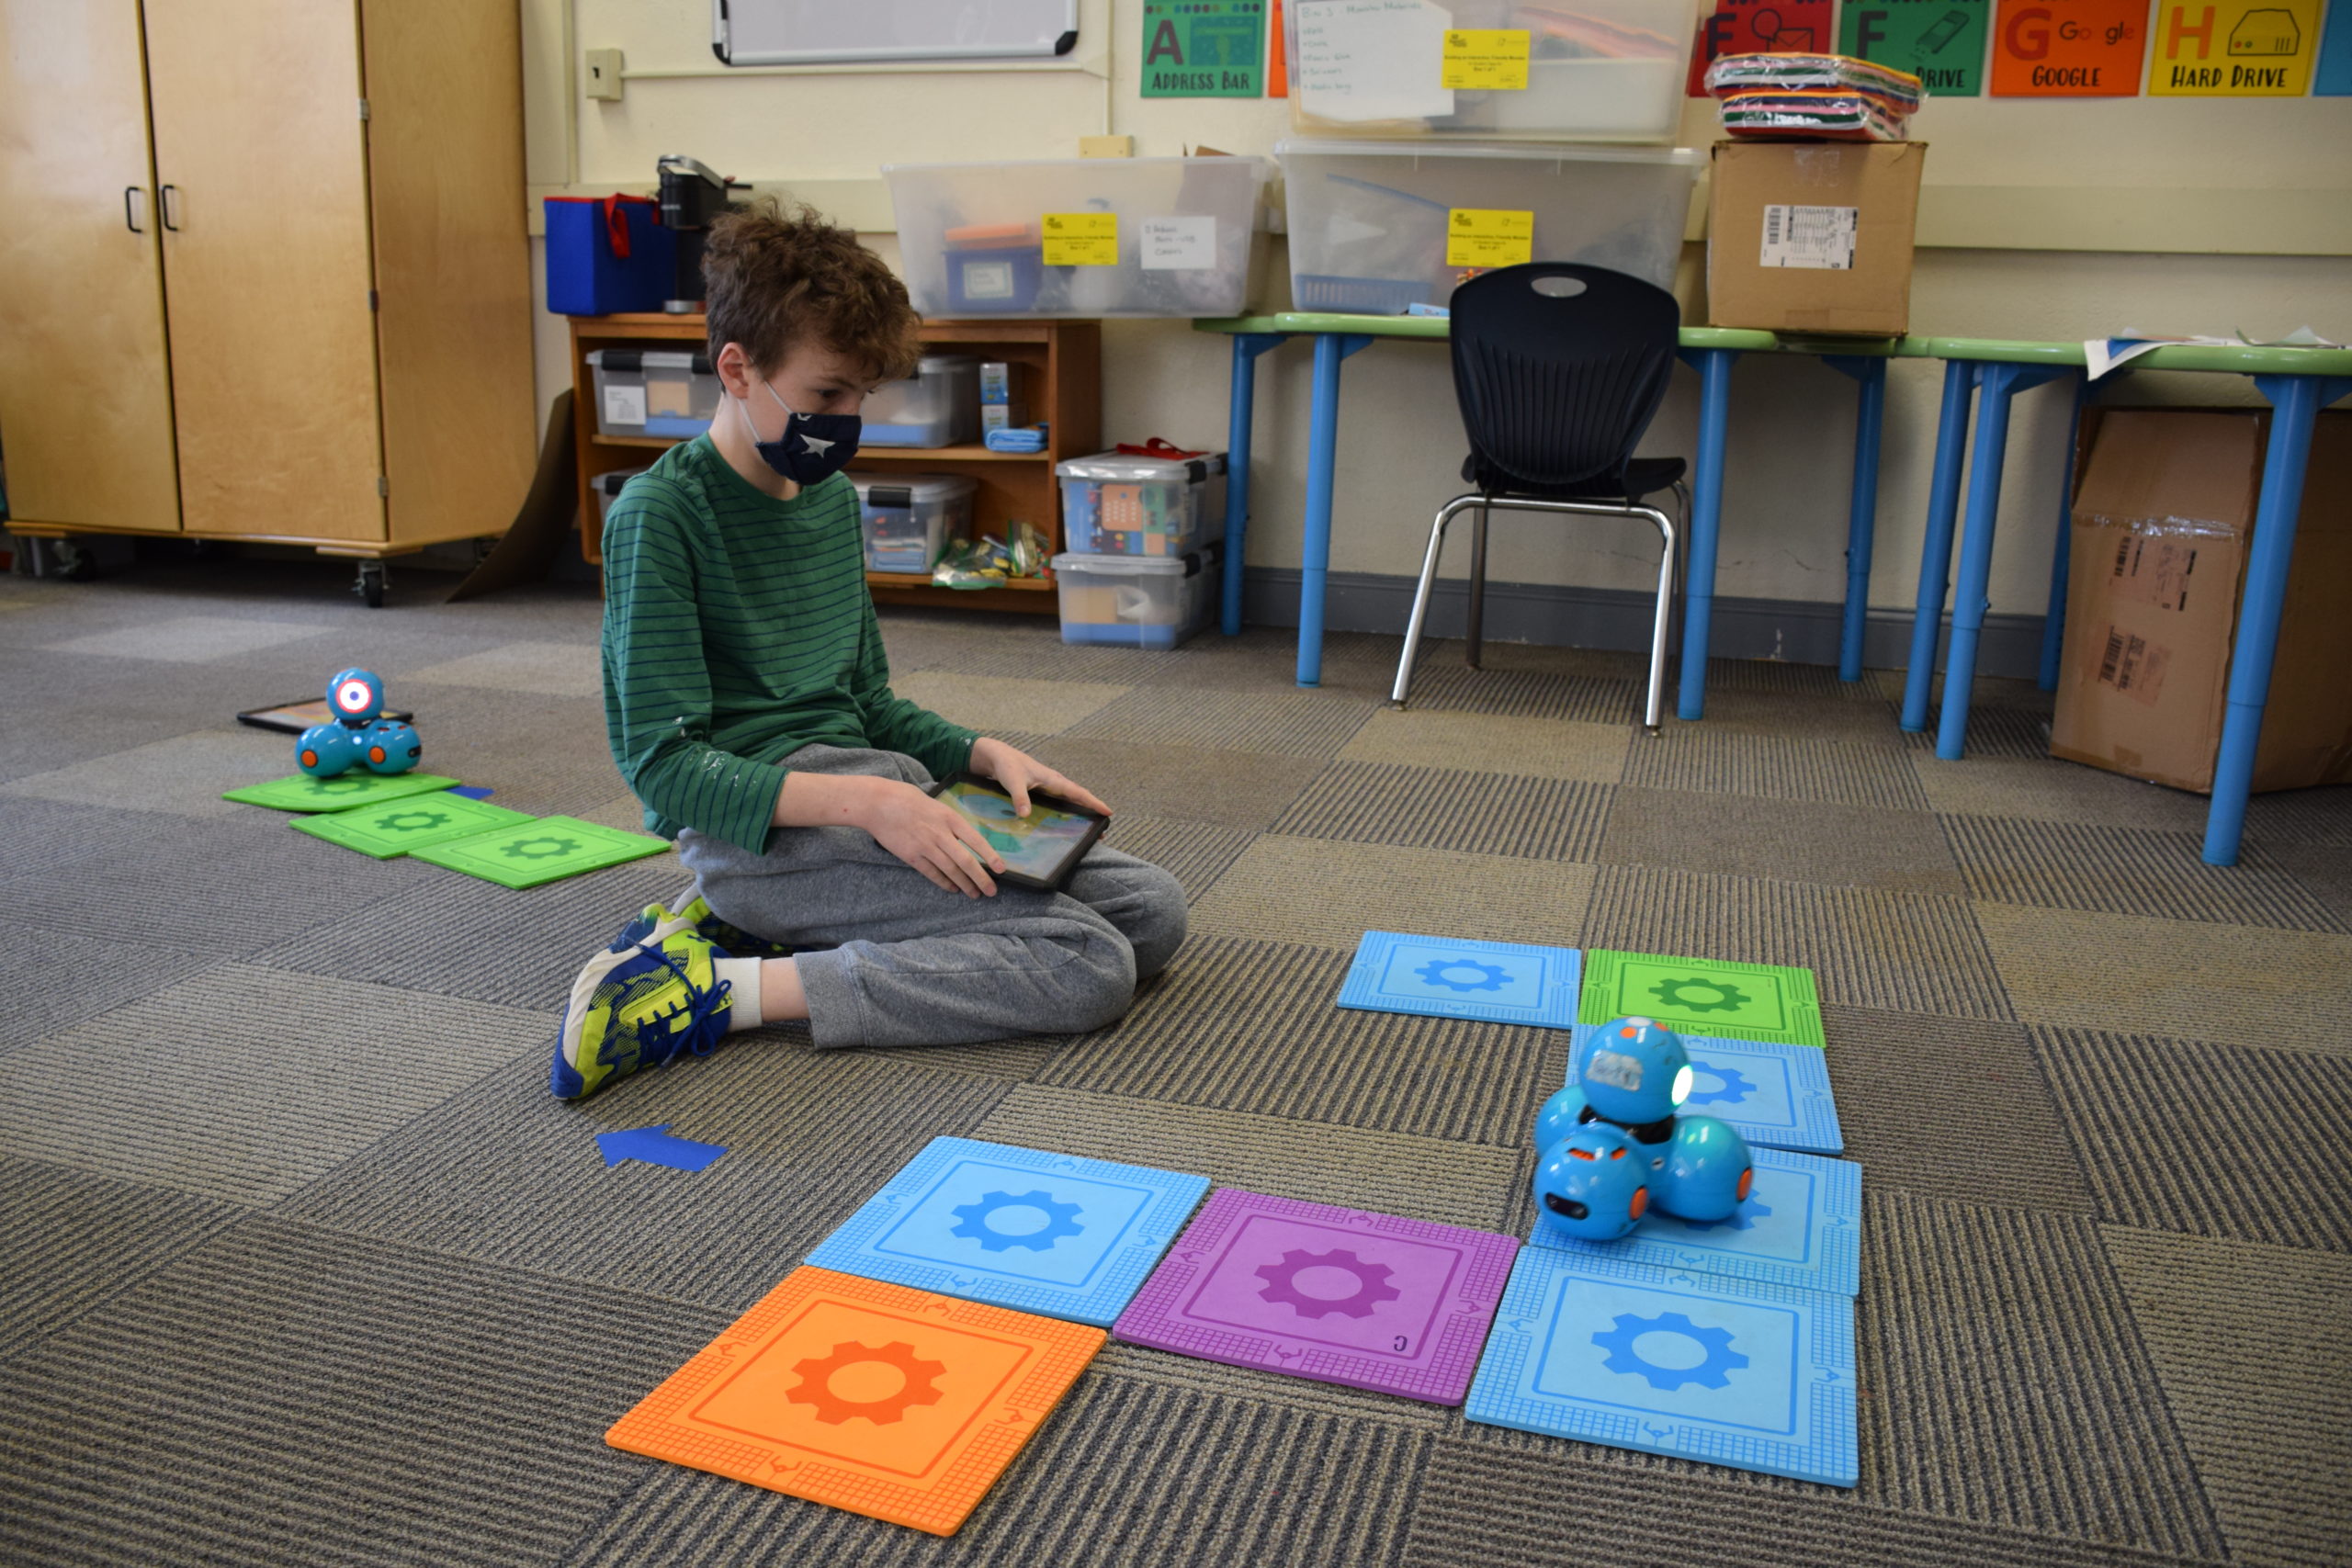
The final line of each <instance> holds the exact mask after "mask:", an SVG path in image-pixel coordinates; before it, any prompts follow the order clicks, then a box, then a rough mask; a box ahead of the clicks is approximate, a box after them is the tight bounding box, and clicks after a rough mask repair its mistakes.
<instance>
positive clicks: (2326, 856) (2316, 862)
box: [2264, 843, 2352, 924]
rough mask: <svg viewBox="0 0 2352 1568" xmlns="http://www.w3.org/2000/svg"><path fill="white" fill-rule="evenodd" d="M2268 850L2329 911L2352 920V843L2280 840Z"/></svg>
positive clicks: (2344, 918) (2344, 919)
mask: <svg viewBox="0 0 2352 1568" xmlns="http://www.w3.org/2000/svg"><path fill="white" fill-rule="evenodd" d="M2264 852H2265V853H2266V854H2267V855H2268V856H2269V857H2270V859H2272V860H2274V861H2276V862H2277V863H2278V864H2279V865H2280V866H2281V867H2283V868H2284V869H2285V870H2286V873H2287V874H2288V875H2290V876H2291V877H2293V878H2294V879H2295V881H2296V882H2297V884H2298V885H2300V886H2301V888H2302V890H2303V891H2304V892H2306V893H2308V894H2310V895H2311V896H2312V897H2314V898H2316V899H2318V900H2319V901H2320V902H2321V903H2322V904H2324V905H2325V906H2326V907H2327V909H2328V912H2329V913H2331V914H2333V915H2334V916H2335V918H2336V919H2338V920H2340V921H2344V922H2346V924H2352V846H2346V845H2343V844H2326V843H2311V844H2302V843H2279V844H2277V845H2276V846H2275V847H2268V848H2266V849H2265V851H2264Z"/></svg>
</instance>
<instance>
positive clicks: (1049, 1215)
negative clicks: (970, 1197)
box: [947, 1192, 1086, 1252]
mask: <svg viewBox="0 0 2352 1568" xmlns="http://www.w3.org/2000/svg"><path fill="white" fill-rule="evenodd" d="M999 1209H1042V1210H1044V1211H1045V1214H1046V1223H1045V1224H1044V1225H1043V1226H1042V1227H1041V1228H1039V1229H1037V1230H1034V1231H1031V1232H1029V1233H1028V1234H1026V1235H1012V1234H1010V1233H1008V1232H1005V1231H1001V1230H995V1229H992V1228H990V1226H989V1215H990V1214H992V1213H996V1212H997V1211H998V1210H999ZM948 1213H951V1214H954V1215H955V1216H956V1228H955V1229H953V1230H951V1231H949V1232H948V1233H947V1234H948V1235H960V1236H963V1237H965V1238H967V1240H971V1241H977V1242H978V1243H979V1244H980V1246H981V1247H982V1248H983V1249H984V1250H986V1251H989V1252H1002V1251H1003V1250H1004V1249H1005V1248H1006V1247H1027V1248H1028V1249H1029V1250H1030V1251H1032V1252H1043V1251H1045V1250H1046V1248H1047V1247H1051V1246H1053V1245H1054V1243H1055V1242H1057V1241H1058V1240H1060V1239H1061V1238H1062V1237H1063V1236H1066V1235H1083V1234H1084V1233H1085V1230H1086V1227H1085V1226H1084V1225H1081V1224H1079V1223H1078V1216H1079V1213H1080V1209H1079V1205H1077V1204H1076V1203H1057V1202H1055V1201H1054V1198H1053V1194H1052V1193H1050V1192H1023V1193H1019V1194H1014V1193H1011V1192H984V1193H982V1194H981V1195H980V1200H979V1201H978V1202H977V1203H966V1204H964V1205H963V1206H962V1207H960V1208H956V1209H950V1210H949V1211H948Z"/></svg>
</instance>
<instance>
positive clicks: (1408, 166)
mask: <svg viewBox="0 0 2352 1568" xmlns="http://www.w3.org/2000/svg"><path fill="white" fill-rule="evenodd" d="M1274 151H1275V153H1276V155H1277V156H1279V157H1280V158H1281V159H1282V164H1283V186H1284V204H1285V209H1286V215H1287V217H1288V220H1289V224H1288V226H1289V229H1290V270H1291V296H1292V299H1294V300H1295V308H1296V309H1298V310H1339V311H1353V312H1359V313H1362V314H1367V315H1379V316H1387V315H1397V314H1398V313H1400V312H1402V311H1403V310H1405V308H1406V307H1407V306H1408V305H1417V304H1418V305H1442V304H1444V303H1445V302H1446V301H1447V300H1448V299H1452V298H1453V289H1454V286H1455V285H1457V284H1459V283H1460V282H1462V281H1463V279H1464V278H1466V277H1469V276H1475V275H1476V273H1477V272H1480V271H1483V270H1486V269H1487V267H1491V266H1507V265H1510V264H1511V263H1513V262H1522V261H1566V262H1584V263H1587V264H1589V265H1593V266H1605V267H1609V268H1611V269H1612V270H1614V271H1617V272H1623V273H1629V274H1631V275H1632V276H1635V277H1638V278H1641V279H1643V280H1645V281H1646V282H1649V283H1655V284H1657V286H1658V287H1659V288H1672V287H1673V286H1674V269H1675V264H1676V263H1677V262H1679V260H1680V259H1681V255H1682V232H1683V227H1684V225H1685V224H1686V223H1687V222H1688V221H1689V220H1690V212H1691V186H1692V184H1693V183H1694V182H1695V181H1696V180H1697V179H1698V177H1699V168H1700V165H1701V164H1702V163H1703V162H1704V160H1703V158H1702V155H1701V154H1700V153H1699V152H1695V151H1693V150H1691V149H1690V148H1687V147H1532V146H1527V145H1523V144H1517V143H1468V142H1420V143H1415V144H1406V143H1402V142H1395V141H1303V140H1302V141H1283V142H1280V143H1278V144H1276V146H1275V149H1274ZM1465 214H1466V215H1467V217H1466V218H1465V216H1464V215H1465ZM1511 220H1521V224H1522V228H1521V235H1522V236H1523V237H1521V238H1518V239H1516V240H1511V239H1502V240H1500V241H1498V243H1495V244H1493V245H1490V246H1488V247H1487V248H1484V249H1480V248H1479V247H1476V246H1469V245H1464V243H1463V242H1462V240H1460V239H1458V238H1455V237H1454V231H1455V230H1456V228H1457V227H1460V226H1463V225H1464V224H1465V223H1467V224H1475V225H1480V226H1486V231H1489V232H1495V231H1497V230H1496V229H1495V228H1494V226H1496V225H1502V226H1504V227H1508V226H1509V224H1510V221H1511ZM1514 246H1515V247H1516V248H1513V247H1514ZM1474 258H1475V259H1474Z"/></svg>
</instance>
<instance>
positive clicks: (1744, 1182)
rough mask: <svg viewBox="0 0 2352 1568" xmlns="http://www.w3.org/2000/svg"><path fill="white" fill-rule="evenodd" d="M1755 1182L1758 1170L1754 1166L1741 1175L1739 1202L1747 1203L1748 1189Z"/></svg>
mask: <svg viewBox="0 0 2352 1568" xmlns="http://www.w3.org/2000/svg"><path fill="white" fill-rule="evenodd" d="M1755 1180H1756V1168H1755V1167H1754V1166H1752V1165H1751V1166H1749V1167H1748V1168H1747V1169H1746V1170H1743V1171H1741V1172H1740V1173H1739V1201H1741V1202H1743V1203H1745V1202H1747V1189H1748V1187H1749V1186H1750V1185H1751V1184H1752V1183H1753V1182H1754V1181H1755Z"/></svg>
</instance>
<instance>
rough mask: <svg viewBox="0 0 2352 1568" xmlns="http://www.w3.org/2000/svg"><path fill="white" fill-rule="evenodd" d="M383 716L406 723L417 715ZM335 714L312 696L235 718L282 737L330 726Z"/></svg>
mask: <svg viewBox="0 0 2352 1568" xmlns="http://www.w3.org/2000/svg"><path fill="white" fill-rule="evenodd" d="M383 716H384V717H386V718H389V719H391V720H393V721H394V722H395V723H399V724H406V723H408V722H409V721H410V720H411V719H413V718H414V717H415V716H416V715H414V714H413V713H402V712H401V710H400V709H398V708H386V709H385V710H384V714H383ZM335 717H336V715H335V712H334V709H333V708H331V707H329V706H328V705H327V700H326V698H324V697H312V698H311V700H310V701H309V702H306V703H280V704H278V705H277V706H276V707H273V708H247V709H246V710H245V711H244V712H243V713H241V714H239V715H238V716H237V722H238V723H239V724H250V725H252V726H253V727H254V728H255V729H275V730H277V731H278V732H279V733H281V734H285V735H300V734H301V733H302V731H304V730H306V729H308V728H311V726H312V725H318V724H333V723H334V721H335Z"/></svg>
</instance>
